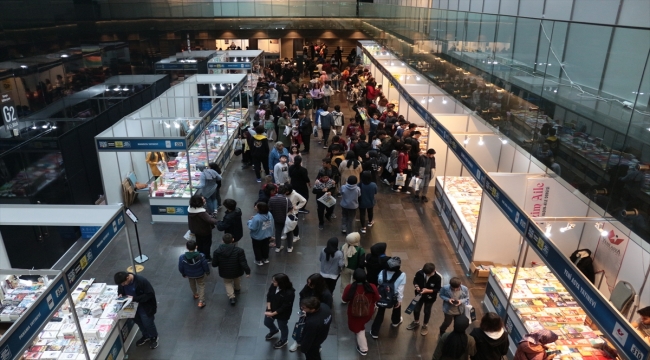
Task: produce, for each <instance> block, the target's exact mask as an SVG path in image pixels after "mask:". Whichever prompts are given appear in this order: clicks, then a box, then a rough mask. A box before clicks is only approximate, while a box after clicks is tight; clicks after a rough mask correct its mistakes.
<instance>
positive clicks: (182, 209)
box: [151, 199, 189, 216]
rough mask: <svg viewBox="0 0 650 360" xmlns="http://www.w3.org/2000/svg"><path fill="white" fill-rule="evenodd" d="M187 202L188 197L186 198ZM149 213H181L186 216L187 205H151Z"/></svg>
mask: <svg viewBox="0 0 650 360" xmlns="http://www.w3.org/2000/svg"><path fill="white" fill-rule="evenodd" d="M188 203H189V199H188ZM151 215H183V216H187V215H188V213H187V206H177V205H172V206H165V205H151Z"/></svg>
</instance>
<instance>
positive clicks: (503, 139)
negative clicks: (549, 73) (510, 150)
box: [499, 137, 508, 145]
mask: <svg viewBox="0 0 650 360" xmlns="http://www.w3.org/2000/svg"><path fill="white" fill-rule="evenodd" d="M499 140H501V143H502V144H503V145H506V144H507V143H508V139H506V138H501V137H500V138H499Z"/></svg>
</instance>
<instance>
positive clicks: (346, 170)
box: [338, 151, 362, 181]
mask: <svg viewBox="0 0 650 360" xmlns="http://www.w3.org/2000/svg"><path fill="white" fill-rule="evenodd" d="M338 168H339V174H341V175H340V176H341V179H348V178H349V177H350V176H354V177H356V178H357V181H358V180H359V179H361V172H362V166H361V162H359V159H357V156H356V155H355V153H354V151H348V152H346V153H345V157H344V160H342V161H341V163H340V164H339V166H338Z"/></svg>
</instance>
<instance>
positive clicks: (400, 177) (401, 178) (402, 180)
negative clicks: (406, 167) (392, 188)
mask: <svg viewBox="0 0 650 360" xmlns="http://www.w3.org/2000/svg"><path fill="white" fill-rule="evenodd" d="M405 184H406V174H397V177H396V178H395V185H397V186H404V185H405Z"/></svg>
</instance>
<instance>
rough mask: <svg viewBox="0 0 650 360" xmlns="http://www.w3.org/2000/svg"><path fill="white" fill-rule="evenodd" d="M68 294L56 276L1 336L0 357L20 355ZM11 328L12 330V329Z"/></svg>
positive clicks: (10, 357) (14, 357) (13, 357)
mask: <svg viewBox="0 0 650 360" xmlns="http://www.w3.org/2000/svg"><path fill="white" fill-rule="evenodd" d="M67 294H68V291H67V290H66V287H65V283H64V280H63V277H61V276H60V275H59V276H58V280H57V279H55V280H54V281H53V282H52V284H50V286H49V291H48V292H47V293H44V294H42V295H41V297H40V298H39V300H38V301H39V302H38V303H36V304H34V305H32V307H30V308H29V310H28V311H29V313H26V314H25V315H23V316H22V317H21V318H20V319H19V320H18V321H17V322H16V324H14V326H15V328H14V326H12V327H11V328H10V329H9V330H10V331H11V333H9V334H5V335H4V336H3V337H2V342H3V345H2V347H0V359H2V360H5V359H7V360H11V359H18V358H19V357H20V356H22V350H23V349H24V348H25V347H26V346H28V345H30V344H31V343H32V337H33V336H34V335H36V333H37V332H38V330H39V329H40V328H41V326H43V324H45V322H47V321H48V320H49V319H50V315H52V313H53V312H54V311H55V310H56V308H57V306H58V305H59V304H60V303H61V301H63V299H64V298H65V296H66V295H67ZM12 329H13V330H12Z"/></svg>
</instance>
